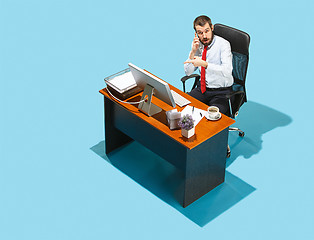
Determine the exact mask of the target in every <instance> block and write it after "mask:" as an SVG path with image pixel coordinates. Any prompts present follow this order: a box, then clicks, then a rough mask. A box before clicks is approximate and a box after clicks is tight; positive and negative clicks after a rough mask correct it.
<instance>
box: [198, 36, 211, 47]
mask: <svg viewBox="0 0 314 240" xmlns="http://www.w3.org/2000/svg"><path fill="white" fill-rule="evenodd" d="M213 38H214V35H212V36H211V38H203V39H202V40H200V42H201V43H202V44H203V45H204V46H208V45H210V44H211V43H212V41H213Z"/></svg>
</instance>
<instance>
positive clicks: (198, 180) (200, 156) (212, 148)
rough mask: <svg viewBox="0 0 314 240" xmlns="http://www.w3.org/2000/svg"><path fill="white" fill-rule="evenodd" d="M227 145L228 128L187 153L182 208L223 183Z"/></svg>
mask: <svg viewBox="0 0 314 240" xmlns="http://www.w3.org/2000/svg"><path fill="white" fill-rule="evenodd" d="M227 144H228V128H226V129H224V130H223V131H221V132H220V133H218V134H216V135H215V136H213V137H212V138H210V139H208V140H207V141H206V142H204V143H203V144H201V145H199V146H197V147H195V148H193V149H192V150H191V151H190V152H188V155H187V165H186V173H185V176H186V179H185V194H184V196H185V197H184V203H183V206H184V207H186V206H188V205H189V204H191V203H192V202H194V201H195V200H197V199H198V198H200V197H202V196H203V195H205V194H206V193H208V192H209V191H211V190H212V189H214V188H215V187H217V186H218V185H220V184H221V183H223V182H224V180H225V167H226V153H227Z"/></svg>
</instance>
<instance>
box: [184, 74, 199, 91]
mask: <svg viewBox="0 0 314 240" xmlns="http://www.w3.org/2000/svg"><path fill="white" fill-rule="evenodd" d="M200 77H201V76H200V75H198V74H192V75H190V76H184V77H183V78H181V82H182V84H183V92H185V82H186V80H188V79H190V78H195V79H194V84H193V87H192V89H193V88H195V87H196V84H197V82H198V81H199V80H200Z"/></svg>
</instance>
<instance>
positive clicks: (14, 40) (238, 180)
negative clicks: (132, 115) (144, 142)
mask: <svg viewBox="0 0 314 240" xmlns="http://www.w3.org/2000/svg"><path fill="white" fill-rule="evenodd" d="M313 9H314V4H313V2H312V1H310V0H308V1H307V0H300V1H270V0H265V1H259V2H254V3H253V2H252V1H244V0H239V1H229V0H228V1H212V2H206V3H200V2H195V3H193V2H192V1H185V0H184V1H165V0H159V1H152V2H151V1H136V0H135V1H111V2H107V1H74V0H63V1H35V0H34V1H14V0H12V1H8V0H0V30H1V38H0V43H1V44H0V51H1V52H0V61H1V62H0V81H1V86H0V99H1V101H0V109H1V113H0V114H1V118H0V130H1V132H0V148H1V149H0V239H5V240H13V239H18V240H20V239H32V240H37V239H54V240H55V239H76V240H77V239H314V232H313V230H312V228H311V227H313V225H314V205H313V197H314V187H313V183H314V174H313V169H314V163H313V162H314V161H313V147H314V145H313V134H312V132H313V130H312V122H313V120H312V119H313V97H312V95H313V94H312V93H313V87H314V84H313V80H314V79H313V75H314V70H313V69H314V68H313V54H314V47H313V41H312V39H313V37H314V28H313V20H314V18H313ZM201 14H206V15H209V16H210V17H211V18H212V20H213V22H214V23H223V24H226V25H229V26H232V27H235V28H239V29H241V30H243V31H246V32H248V33H249V34H250V35H251V45H250V63H249V70H248V75H247V92H248V100H249V101H248V103H247V104H245V105H244V106H243V108H242V109H241V112H240V115H239V117H238V119H237V125H238V126H241V127H242V128H243V130H245V131H246V135H245V137H244V139H241V138H239V137H238V136H237V135H236V134H235V133H231V134H230V138H229V144H230V146H231V148H232V156H231V158H230V159H228V160H227V172H226V182H225V183H224V184H222V185H221V186H220V187H218V188H216V189H215V190H214V191H212V192H210V193H209V194H207V195H206V196H204V197H203V198H202V199H200V200H198V201H197V202H195V203H194V204H192V205H190V207H188V208H186V209H183V208H182V207H180V205H178V203H177V201H175V199H174V194H175V191H176V189H177V188H178V186H179V185H178V181H179V180H178V179H180V173H179V172H178V171H177V170H176V169H174V168H173V167H172V166H170V165H169V164H168V163H166V162H165V161H163V160H162V159H160V158H159V157H158V156H157V155H155V154H153V153H152V152H150V151H149V150H147V149H146V148H144V147H142V146H141V145H140V144H138V143H131V144H129V145H127V146H126V147H124V148H122V149H121V150H120V151H117V152H115V153H114V154H112V155H111V156H110V157H108V156H106V155H105V154H104V152H103V150H104V141H105V139H104V133H103V97H102V96H101V95H100V94H99V93H98V90H100V89H102V88H104V87H105V84H104V81H103V78H104V77H106V76H108V75H111V74H112V73H115V72H117V71H120V70H122V69H124V68H126V67H127V63H129V62H132V63H134V64H136V65H138V66H139V67H142V68H145V69H147V70H149V71H151V72H152V73H154V74H156V75H158V76H159V77H161V78H163V79H164V80H166V81H168V82H169V83H171V84H172V85H174V86H176V87H178V88H180V89H181V83H180V81H179V79H180V78H181V77H182V76H183V75H184V71H183V62H184V61H185V60H186V58H187V57H188V52H189V50H190V46H191V41H192V39H193V28H192V22H193V20H194V18H195V17H196V16H198V15H201ZM107 140H108V139H107Z"/></svg>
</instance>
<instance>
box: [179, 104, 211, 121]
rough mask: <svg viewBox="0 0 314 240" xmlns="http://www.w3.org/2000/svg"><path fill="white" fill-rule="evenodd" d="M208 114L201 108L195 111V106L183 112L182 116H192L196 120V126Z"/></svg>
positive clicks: (186, 108)
mask: <svg viewBox="0 0 314 240" xmlns="http://www.w3.org/2000/svg"><path fill="white" fill-rule="evenodd" d="M206 113H207V112H206V111H205V110H202V109H199V108H194V110H193V106H190V105H188V106H186V107H185V108H184V109H183V110H182V111H181V116H183V115H185V114H189V115H192V118H193V119H194V120H195V122H194V126H196V125H197V124H198V123H199V122H200V121H201V120H202V118H203V117H205V114H206Z"/></svg>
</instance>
